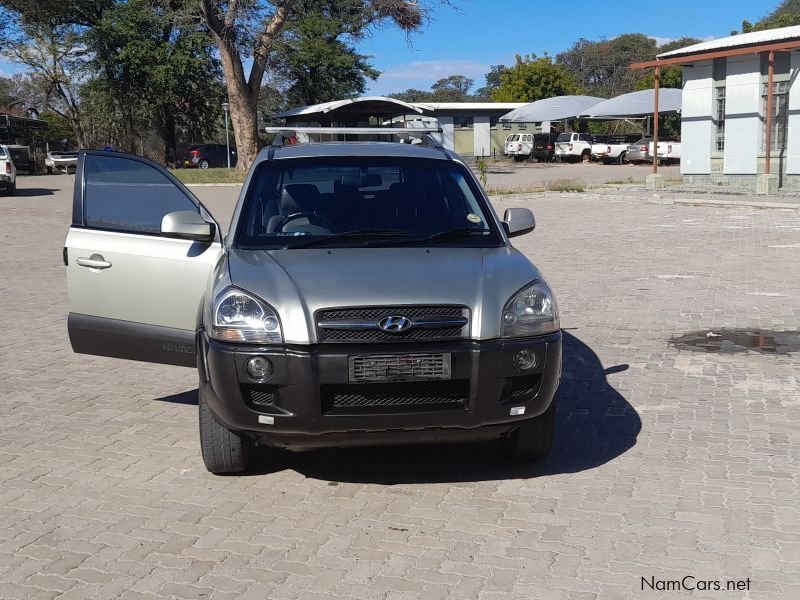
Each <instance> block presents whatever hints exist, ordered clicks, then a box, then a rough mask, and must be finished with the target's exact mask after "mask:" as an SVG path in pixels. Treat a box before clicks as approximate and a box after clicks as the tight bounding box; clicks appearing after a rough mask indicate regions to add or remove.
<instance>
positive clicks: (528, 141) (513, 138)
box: [506, 133, 533, 160]
mask: <svg viewBox="0 0 800 600" xmlns="http://www.w3.org/2000/svg"><path fill="white" fill-rule="evenodd" d="M531 152H533V134H532V133H515V134H512V135H509V136H508V137H507V138H506V154H507V155H508V156H513V157H514V160H525V159H527V158H530V156H531Z"/></svg>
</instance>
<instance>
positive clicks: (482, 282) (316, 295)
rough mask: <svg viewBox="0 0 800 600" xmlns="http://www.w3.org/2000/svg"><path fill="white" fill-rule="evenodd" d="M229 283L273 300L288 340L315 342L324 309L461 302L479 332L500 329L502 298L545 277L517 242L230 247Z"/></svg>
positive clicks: (489, 334)
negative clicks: (461, 245)
mask: <svg viewBox="0 0 800 600" xmlns="http://www.w3.org/2000/svg"><path fill="white" fill-rule="evenodd" d="M227 260H228V271H229V274H230V279H231V283H232V284H233V285H235V286H237V287H240V288H242V289H244V290H247V291H249V292H252V293H253V294H255V295H256V296H258V297H260V298H262V299H263V300H265V301H266V302H268V303H269V304H270V305H271V306H273V307H274V308H275V309H276V310H277V311H278V315H279V316H280V319H281V325H282V327H283V333H284V339H285V341H286V342H287V343H298V344H308V343H315V342H316V327H315V322H314V315H315V313H316V312H317V311H318V310H320V309H323V308H335V307H360V306H397V305H406V306H407V305H414V304H459V305H465V306H467V307H469V309H470V313H471V317H470V320H471V324H470V331H471V335H472V337H473V338H474V339H492V338H496V337H499V335H500V325H501V323H500V317H501V312H502V309H503V306H504V304H505V303H506V302H507V301H508V299H509V298H510V297H511V295H512V294H514V292H516V291H518V290H519V289H520V288H522V287H523V286H524V285H525V284H527V283H529V282H530V281H533V280H534V279H537V278H540V275H539V272H538V271H537V269H536V267H534V266H533V265H532V264H531V262H530V261H529V260H528V259H527V258H525V256H524V255H522V254H521V253H520V252H519V251H517V250H516V249H514V248H512V247H505V246H503V247H500V248H308V249H295V250H241V249H239V250H235V249H234V250H231V251H230V252H229V254H228V258H227Z"/></svg>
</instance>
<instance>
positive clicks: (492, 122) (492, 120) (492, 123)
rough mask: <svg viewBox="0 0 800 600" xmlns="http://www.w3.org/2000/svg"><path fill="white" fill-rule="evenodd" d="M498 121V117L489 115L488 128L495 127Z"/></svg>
mask: <svg viewBox="0 0 800 600" xmlns="http://www.w3.org/2000/svg"><path fill="white" fill-rule="evenodd" d="M499 122H500V117H492V116H490V117H489V128H490V129H495V128H496V127H497V124H498V123H499Z"/></svg>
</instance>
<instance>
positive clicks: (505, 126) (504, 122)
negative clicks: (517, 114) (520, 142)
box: [503, 121, 511, 129]
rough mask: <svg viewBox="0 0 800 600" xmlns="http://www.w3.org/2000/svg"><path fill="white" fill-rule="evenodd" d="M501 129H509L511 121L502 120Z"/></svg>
mask: <svg viewBox="0 0 800 600" xmlns="http://www.w3.org/2000/svg"><path fill="white" fill-rule="evenodd" d="M503 129H511V123H510V122H509V121H503Z"/></svg>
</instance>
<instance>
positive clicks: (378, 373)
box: [348, 353, 451, 382]
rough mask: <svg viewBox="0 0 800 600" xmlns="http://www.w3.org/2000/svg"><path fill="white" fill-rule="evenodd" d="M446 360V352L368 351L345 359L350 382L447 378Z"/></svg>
mask: <svg viewBox="0 0 800 600" xmlns="http://www.w3.org/2000/svg"><path fill="white" fill-rule="evenodd" d="M450 364H451V358H450V354H449V353H448V354H399V355H398V354H371V355H369V356H351V357H350V358H349V359H348V366H349V379H350V381H352V382H365V381H413V380H419V379H450Z"/></svg>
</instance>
